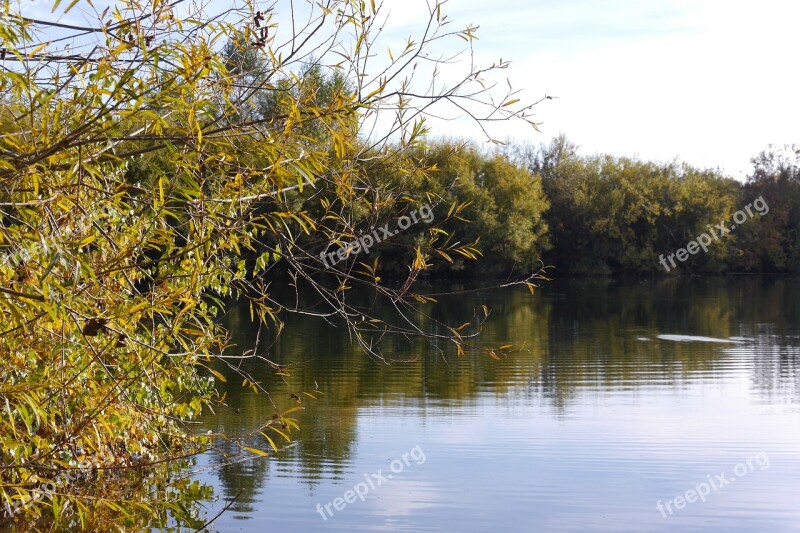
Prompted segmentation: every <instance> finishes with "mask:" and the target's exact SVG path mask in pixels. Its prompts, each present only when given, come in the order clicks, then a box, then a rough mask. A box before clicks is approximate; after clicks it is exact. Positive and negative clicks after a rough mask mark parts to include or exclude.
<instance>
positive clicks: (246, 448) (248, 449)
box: [242, 446, 269, 457]
mask: <svg viewBox="0 0 800 533" xmlns="http://www.w3.org/2000/svg"><path fill="white" fill-rule="evenodd" d="M242 449H243V450H247V451H248V452H250V453H254V454H256V455H260V456H261V457H269V453H267V452H265V451H264V450H259V449H258V448H250V447H248V446H242Z"/></svg>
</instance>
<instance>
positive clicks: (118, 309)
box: [0, 0, 533, 527]
mask: <svg viewBox="0 0 800 533" xmlns="http://www.w3.org/2000/svg"><path fill="white" fill-rule="evenodd" d="M211 5H213V4H211ZM19 6H22V7H21V8H20V7H19ZM51 7H52V10H45V9H43V6H42V5H41V4H33V3H31V4H27V5H26V4H24V3H20V4H17V3H12V2H4V3H3V4H2V6H1V7H0V65H1V66H2V70H0V106H1V107H0V123H2V128H3V129H2V133H0V217H1V218H0V253H2V261H1V262H0V376H1V377H2V382H1V383H0V412H2V415H0V462H1V465H2V466H0V468H1V470H0V503H2V511H0V516H3V517H4V518H3V519H4V520H6V521H7V520H17V521H26V522H27V523H32V522H33V521H35V520H37V519H39V520H41V519H43V518H45V519H49V520H55V521H56V524H73V525H83V526H84V527H89V526H88V525H87V524H89V523H90V522H93V523H94V524H95V525H96V524H97V523H100V522H102V521H103V520H108V521H117V522H120V523H122V522H123V521H125V520H127V521H128V525H130V526H131V527H134V526H136V525H138V526H140V527H145V526H146V525H148V524H149V525H153V524H155V525H158V524H160V523H163V521H164V520H166V518H165V514H164V513H165V511H166V510H172V511H173V512H176V513H179V514H180V513H181V512H185V513H189V511H186V509H187V507H186V506H184V505H182V502H180V501H177V502H176V501H174V499H171V498H164V497H163V494H162V497H154V496H153V493H152V492H147V491H137V490H136V489H135V487H139V486H140V485H137V484H135V483H133V482H131V481H130V479H129V478H130V476H125V475H123V472H130V471H136V472H141V471H142V470H143V469H146V468H148V467H149V466H151V465H154V464H158V463H164V462H169V461H173V460H177V459H179V458H181V457H185V456H187V455H190V454H192V453H196V452H197V451H198V450H202V449H203V446H206V445H213V441H214V439H215V438H217V439H219V438H221V437H220V436H210V437H203V438H199V437H196V438H189V439H187V430H186V426H185V423H186V422H187V421H190V420H192V419H193V418H195V417H196V416H197V415H198V414H199V413H200V412H201V410H202V409H203V408H204V407H211V408H213V407H214V406H215V405H217V404H218V403H220V402H223V401H224V398H219V397H218V396H217V395H216V393H215V387H214V380H215V379H222V374H221V373H220V372H219V366H218V365H221V364H225V362H226V359H225V358H224V357H221V354H223V353H224V352H225V348H226V346H227V336H226V332H225V331H224V329H223V328H222V327H221V326H220V324H219V320H218V317H219V313H220V312H221V310H223V309H224V301H225V299H226V298H229V297H236V298H239V299H244V300H245V301H248V302H249V305H250V309H251V314H252V315H253V316H254V317H258V318H259V319H260V321H261V322H262V323H264V324H272V325H273V329H272V331H273V332H274V331H276V330H277V331H279V330H280V316H281V314H282V313H287V312H291V313H309V314H314V315H316V316H319V317H320V318H327V319H331V320H333V319H337V320H341V321H343V322H344V323H346V324H347V325H348V327H349V328H350V329H351V330H352V332H353V333H354V338H355V339H357V340H358V342H359V343H360V344H361V345H362V346H363V347H364V349H365V351H366V352H368V353H369V354H371V355H372V356H375V357H384V355H383V354H382V353H381V351H380V348H379V344H377V343H376V341H377V339H378V338H380V337H382V336H385V335H388V334H399V335H426V336H428V337H429V338H430V339H431V340H432V341H433V342H437V343H440V345H442V346H444V345H450V342H451V341H452V343H453V348H452V350H454V351H456V352H458V353H463V350H464V346H465V343H468V340H467V339H468V338H469V336H470V335H473V334H475V333H476V332H477V330H478V329H479V324H480V321H481V318H483V316H480V317H476V320H474V321H473V322H472V323H471V324H469V325H464V326H462V327H458V326H457V325H446V326H448V327H447V328H436V330H435V331H436V332H441V331H446V332H447V333H446V334H442V333H429V328H426V327H425V326H424V325H423V324H420V320H423V321H426V320H428V319H427V318H426V317H425V315H424V311H423V310H420V308H419V305H421V304H422V303H424V302H425V301H426V297H425V295H424V294H420V293H418V292H415V289H414V280H415V279H416V276H417V275H418V274H419V273H420V272H421V271H423V270H425V269H426V268H428V267H429V266H430V265H431V264H432V262H433V261H434V260H437V258H438V259H440V260H443V259H442V258H443V257H446V256H452V255H453V254H460V255H462V256H464V257H474V256H475V250H474V249H473V248H472V247H470V246H469V245H459V244H452V243H454V242H455V243H457V242H458V240H457V239H455V240H454V239H451V238H450V239H449V238H442V233H443V232H444V230H443V229H442V226H443V224H444V223H445V222H446V221H448V220H450V219H452V218H453V217H458V216H459V213H460V212H461V210H463V209H464V207H465V206H464V205H457V204H453V205H443V204H442V199H441V198H439V197H437V196H436V195H435V194H434V193H428V194H423V195H419V194H418V195H415V196H409V195H408V194H407V191H406V190H405V189H404V187H403V186H402V180H400V181H398V180H394V181H391V182H382V181H380V180H375V179H374V175H375V173H378V172H381V173H384V174H386V173H389V174H392V175H394V176H407V177H408V178H409V179H413V178H414V177H418V176H424V175H428V174H430V173H431V172H434V171H435V169H434V168H430V167H426V166H425V165H424V164H422V163H420V161H419V159H417V158H414V157H412V156H411V155H410V154H411V153H412V152H413V150H411V149H412V148H418V147H420V145H421V143H423V142H424V138H425V135H426V133H427V127H426V124H425V120H426V117H428V116H429V115H430V114H431V113H434V112H435V113H438V114H441V113H447V112H448V111H447V108H448V107H449V108H450V109H451V110H455V111H457V112H458V113H460V114H466V115H468V116H469V117H471V118H472V119H473V120H475V121H477V122H478V123H479V124H485V123H488V122H494V121H498V120H510V119H519V120H524V121H530V120H531V105H523V104H522V103H520V102H519V101H518V99H517V98H516V96H515V95H514V93H513V92H512V91H511V90H510V89H509V90H505V87H506V84H505V83H503V84H502V85H498V86H497V87H503V90H502V91H500V90H498V89H497V88H496V86H495V85H493V82H492V81H491V79H492V76H493V74H494V73H495V71H497V70H501V69H503V68H505V67H506V66H507V63H505V62H502V61H501V62H497V63H495V64H492V65H485V66H482V65H478V64H476V63H474V62H473V60H472V58H473V55H472V53H471V47H472V43H473V41H474V39H475V27H473V26H468V27H466V28H459V29H455V28H454V27H451V26H450V24H449V21H448V20H447V17H446V15H445V14H444V12H443V9H442V5H441V4H440V3H436V4H432V5H429V6H428V8H429V9H428V15H427V18H426V20H425V23H424V24H423V25H422V30H421V33H420V35H418V36H416V37H415V38H409V39H408V40H407V41H405V42H401V43H397V42H388V41H387V39H386V38H385V37H384V36H383V35H382V33H381V29H382V27H383V25H384V24H385V23H386V20H387V16H388V15H387V13H385V11H386V10H385V8H384V6H383V5H382V4H379V3H378V4H376V3H375V2H369V3H365V2H358V1H356V2H353V1H349V0H323V1H322V2H312V1H307V2H305V1H303V2H295V1H287V2H286V3H285V4H283V3H270V4H268V5H265V6H259V5H257V4H256V3H254V2H250V1H247V0H241V1H234V2H233V3H232V4H226V5H225V7H224V9H223V8H220V9H221V10H220V11H219V12H210V11H208V10H204V9H202V8H200V7H197V6H196V5H195V4H194V3H191V4H190V3H188V2H185V1H184V0H175V1H173V2H165V1H162V0H149V1H137V0H125V1H119V2H116V3H115V4H114V5H112V6H111V7H108V8H105V9H96V8H95V6H93V4H92V2H90V1H89V0H83V1H81V0H74V1H72V2H70V3H68V5H67V3H66V2H65V3H64V5H61V2H60V1H59V0H56V1H54V2H53V5H52V6H51ZM19 9H22V12H19ZM456 44H458V45H459V46H461V47H462V48H463V52H465V55H464V61H463V62H461V63H458V56H457V55H456V56H452V55H450V54H451V52H452V50H453V46H455V45H456ZM437 58H441V59H437ZM245 60H247V61H245ZM245 63H247V64H245ZM445 65H446V68H447V70H448V72H450V74H449V77H448V78H447V79H442V80H437V79H435V78H434V77H435V76H436V75H437V73H438V72H439V71H440V68H442V67H443V66H445ZM454 65H461V66H462V67H463V71H462V72H461V75H460V76H458V77H453V76H452V71H453V68H454ZM315 79H316V80H317V81H319V80H321V79H328V80H332V79H333V80H339V81H338V82H334V83H326V84H324V92H325V94H324V95H323V94H321V92H320V87H321V86H322V85H320V84H319V83H316V82H315ZM508 87H510V84H509V85H508ZM386 183H392V184H393V185H391V186H387V185H386ZM424 206H430V208H431V209H433V210H434V212H435V215H436V216H435V220H434V221H433V222H432V223H430V224H421V225H417V226H415V228H414V231H416V232H418V234H419V238H418V239H417V240H416V241H414V242H415V243H416V246H415V248H414V254H413V256H412V260H411V261H410V264H409V265H408V272H409V275H408V278H407V279H405V280H401V281H400V282H398V283H396V284H394V285H392V284H390V283H385V282H383V281H382V280H381V276H380V271H381V266H380V264H379V263H378V262H375V261H374V260H372V258H373V257H374V256H369V255H368V254H364V253H362V254H360V255H359V254H358V253H356V250H354V248H353V247H352V246H351V247H350V248H347V247H345V249H346V250H347V252H348V253H345V254H344V255H345V257H344V258H343V259H342V260H340V261H337V262H336V263H335V264H333V265H331V264H330V261H326V258H328V257H329V255H327V254H328V253H330V252H337V253H338V250H339V248H340V247H341V246H346V245H347V244H348V243H351V242H353V241H354V240H356V239H357V238H359V237H362V236H365V235H377V232H378V230H379V229H380V228H383V227H385V226H386V224H387V223H393V221H394V220H396V217H402V216H404V215H407V214H411V213H412V212H418V211H419V210H420V209H421V208H423V207H424ZM388 243H391V238H390V237H388V236H387V237H386V239H384V242H382V243H381V245H386V244H388ZM442 243H448V244H446V246H447V250H446V252H445V253H444V254H437V253H436V249H437V247H438V246H443V244H442ZM278 270H280V271H281V272H282V273H283V274H285V275H287V276H289V278H290V279H291V280H292V281H291V283H292V285H294V287H296V289H297V290H298V291H302V292H303V293H304V294H305V295H306V296H307V298H306V300H305V301H311V303H310V304H309V305H308V307H306V308H304V307H301V306H300V305H299V304H298V301H299V300H296V299H294V298H293V299H292V300H291V301H280V300H279V299H278V298H277V297H276V296H274V295H273V293H274V291H272V290H271V287H270V283H272V282H273V281H274V279H276V272H277V271H278ZM532 279H533V278H532V277H525V278H521V279H520V283H525V284H529V285H530V284H531V280H532ZM356 285H362V286H365V287H368V288H370V289H371V290H373V291H374V292H375V295H376V299H375V300H374V301H376V302H385V303H386V304H388V305H389V306H391V308H393V309H394V310H395V314H394V315H393V318H391V319H388V320H387V319H385V318H383V319H382V318H378V317H377V316H376V315H377V312H376V310H375V308H374V307H369V308H365V307H363V306H358V305H356V304H354V303H352V302H351V299H350V297H349V292H348V291H349V289H350V288H351V287H353V286H356ZM487 352H488V353H489V354H490V355H496V353H495V352H494V351H491V350H487ZM250 353H251V356H252V357H255V358H259V359H262V360H263V361H264V364H266V365H271V366H272V367H273V368H274V369H275V371H276V372H284V371H285V369H282V368H281V367H280V366H279V365H276V364H274V363H272V362H271V361H270V360H269V358H268V357H267V354H265V353H264V352H263V350H253V351H251V352H250ZM243 378H244V383H245V385H246V386H248V387H252V388H254V389H259V388H260V385H259V384H258V383H257V382H256V380H255V379H251V378H250V376H247V375H244V376H243ZM263 392H265V393H267V394H268V393H269V391H263ZM298 392H299V391H298ZM310 392H312V394H313V391H310ZM282 397H288V395H285V396H282ZM287 401H288V399H287ZM274 405H275V411H276V416H275V417H274V418H273V419H271V420H269V421H264V422H265V423H264V425H263V426H261V427H258V428H255V429H254V431H256V432H258V433H261V434H263V437H264V438H263V442H264V446H263V448H265V449H266V450H269V449H270V448H275V449H277V448H278V445H279V443H280V442H281V441H283V440H290V439H291V438H292V434H291V432H292V429H293V428H295V427H296V422H295V419H294V418H293V417H294V416H296V415H294V414H293V413H292V410H293V406H295V405H296V404H295V402H294V401H292V402H291V403H284V402H281V401H278V400H274ZM312 423H313V422H312ZM229 438H230V436H229ZM248 450H249V452H251V453H256V454H264V453H267V452H266V451H265V450H263V449H261V448H258V449H252V448H248ZM125 480H128V482H127V483H126V482H125ZM87 481H91V483H90V484H89V485H88V489H91V490H88V489H87ZM183 489H184V490H183V492H182V494H185V493H188V492H191V491H190V490H188V489H187V488H186V487H183ZM179 504H181V505H179ZM101 509H106V510H108V509H111V515H103V514H102V513H101V511H100V510H101ZM141 510H144V511H145V513H144V514H145V515H147V516H150V518H148V519H147V520H149V521H150V522H147V520H145V522H142V520H143V519H142V518H141V515H142V513H139V511H141ZM104 516H105V518H104ZM188 518H192V517H191V516H190V517H188ZM195 518H196V517H195ZM48 524H52V522H49V523H48Z"/></svg>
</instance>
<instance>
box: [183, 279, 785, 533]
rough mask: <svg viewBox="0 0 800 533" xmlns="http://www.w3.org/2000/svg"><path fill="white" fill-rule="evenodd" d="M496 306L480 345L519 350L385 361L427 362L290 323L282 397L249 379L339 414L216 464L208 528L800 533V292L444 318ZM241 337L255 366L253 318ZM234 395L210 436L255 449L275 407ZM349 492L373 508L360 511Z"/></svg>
mask: <svg viewBox="0 0 800 533" xmlns="http://www.w3.org/2000/svg"><path fill="white" fill-rule="evenodd" d="M449 289H455V290H458V289H459V287H449ZM481 304H487V305H488V306H490V307H491V309H492V314H491V316H490V318H489V320H488V322H487V323H486V325H485V328H484V333H483V335H482V336H481V337H480V342H481V343H485V344H487V345H495V346H497V345H503V344H513V345H515V346H517V347H520V348H521V350H520V351H519V352H517V353H515V354H513V355H511V356H509V357H507V358H505V359H502V360H500V361H495V360H493V359H491V358H490V357H488V356H486V355H485V354H483V353H478V352H476V353H468V354H467V355H466V356H464V357H456V356H455V354H454V353H451V352H450V351H448V352H447V356H446V357H445V358H443V357H442V356H441V354H440V353H438V352H437V351H436V350H435V349H433V348H432V347H431V346H430V345H428V344H426V343H424V342H419V341H408V340H405V339H392V340H389V341H387V342H385V343H384V344H383V345H382V348H383V349H384V352H385V354H386V355H387V357H391V358H394V359H407V360H409V361H411V362H405V363H395V364H391V365H387V364H384V363H383V362H381V361H377V360H373V359H370V358H369V357H368V356H366V355H364V354H363V352H361V351H360V350H359V349H357V348H354V347H353V346H352V344H351V342H350V339H349V337H348V335H347V333H346V332H345V331H343V330H342V329H337V328H334V327H332V326H328V325H326V324H324V323H321V322H318V321H313V320H307V319H302V318H291V317H289V319H288V320H287V324H286V328H285V330H284V332H283V335H282V336H281V337H280V339H279V340H278V342H277V343H276V344H275V345H273V346H272V347H270V348H269V349H268V350H267V348H264V349H263V351H262V353H265V354H266V355H267V356H268V357H269V358H270V359H272V360H273V361H275V362H277V363H280V364H286V365H293V367H292V368H291V371H290V376H289V377H288V378H285V379H286V382H285V383H283V382H282V381H281V380H280V379H279V378H277V377H275V376H274V373H273V372H271V371H267V370H265V369H264V364H263V363H258V364H254V363H252V362H251V363H248V364H245V365H243V368H245V369H246V370H247V371H248V372H251V373H252V374H253V375H254V376H256V377H258V378H259V379H261V380H263V382H264V384H265V385H266V386H268V387H269V388H270V390H271V391H274V394H273V399H274V401H275V402H276V403H277V404H279V405H280V407H281V408H282V409H286V408H288V407H291V406H292V405H296V404H297V403H296V402H295V401H294V400H291V399H290V398H289V393H290V392H294V391H297V392H298V393H299V394H301V393H300V391H302V390H313V389H314V386H315V383H316V384H317V385H318V386H319V389H320V390H322V391H323V392H324V395H323V396H321V397H320V398H319V399H317V400H311V399H309V398H307V397H305V396H303V395H302V394H301V397H303V398H304V399H303V400H302V404H301V405H302V406H303V407H304V408H305V410H304V411H303V412H301V413H298V418H299V422H300V424H301V431H300V432H299V433H298V434H297V436H298V438H299V443H298V444H297V445H295V446H293V447H291V448H289V449H287V450H285V451H283V452H282V453H280V454H278V455H277V456H273V457H270V458H267V459H257V460H251V461H244V462H239V463H237V464H234V465H231V466H227V467H224V468H216V469H206V470H203V469H204V467H209V466H213V465H219V464H222V463H224V462H226V458H225V456H224V455H223V453H222V452H220V451H218V452H213V453H209V454H207V455H205V456H202V457H201V458H200V460H199V461H198V465H197V468H198V469H199V470H200V472H199V473H198V474H197V475H196V477H197V479H199V480H200V481H202V482H205V483H208V484H211V485H213V486H214V487H215V490H216V494H217V497H218V499H217V500H216V501H214V502H210V503H209V504H208V516H209V517H210V516H213V515H215V514H216V513H217V512H218V511H219V510H220V509H222V507H223V506H224V505H225V504H226V502H228V501H229V500H230V499H231V498H233V497H235V496H236V495H238V498H237V499H236V502H235V503H234V504H233V505H232V507H231V508H230V509H229V510H228V511H227V512H226V513H224V514H223V515H222V516H221V517H220V518H219V519H217V520H216V522H215V527H216V528H217V529H218V530H220V531H224V532H228V531H231V532H234V531H246V532H251V531H252V532H262V531H281V532H312V531H409V532H410V531H414V532H423V531H448V532H449V531H468V532H469V531H476V532H478V531H481V532H482V531H487V530H492V529H494V530H497V531H509V532H515V531H525V532H527V531H531V532H535V531H614V532H619V531H636V532H641V531H800V373H798V361H799V360H800V321H798V318H800V285H799V284H798V280H797V279H790V278H783V279H765V280H761V279H752V278H748V279H701V280H682V281H669V282H666V281H665V282H652V283H651V282H646V283H613V282H570V283H550V284H548V285H547V286H545V287H543V289H542V290H540V291H537V293H536V295H535V296H534V297H531V296H530V294H529V293H528V292H527V290H523V289H517V288H512V289H508V290H503V291H497V290H494V291H488V292H480V293H469V294H461V295H458V296H454V297H448V298H442V299H441V300H440V301H439V303H437V304H435V305H432V306H430V307H429V308H428V309H427V310H428V311H429V312H431V313H432V314H433V315H435V316H437V317H438V318H440V319H443V320H445V321H447V323H448V324H453V325H457V324H461V323H463V322H465V321H467V320H469V319H470V317H471V316H472V313H473V310H474V309H475V308H476V307H477V306H480V305H481ZM228 326H229V327H230V328H231V329H232V330H233V332H234V334H235V335H236V339H235V340H236V342H237V344H238V345H239V346H240V347H241V349H242V350H244V349H247V348H250V347H252V345H253V343H254V342H255V337H256V327H255V326H253V325H252V324H251V323H250V321H249V312H248V310H247V309H244V308H243V309H237V310H235V312H234V313H232V314H231V316H230V317H229V320H228ZM264 335H267V333H266V332H265V333H263V334H262V338H263V336H264ZM229 382H230V383H231V386H230V388H229V391H228V404H229V405H230V408H229V409H224V410H222V411H220V412H218V413H217V414H216V416H211V415H208V416H207V417H206V418H205V419H204V420H203V426H202V429H201V431H203V432H205V431H207V430H209V429H210V430H212V431H215V432H223V431H224V432H225V433H226V434H227V435H231V436H235V435H241V434H244V433H248V432H251V431H253V430H254V429H256V428H258V427H259V424H261V423H264V422H266V421H267V420H269V419H270V418H271V416H272V413H273V412H274V408H273V406H272V404H271V403H270V401H269V399H268V398H267V397H266V396H264V395H263V394H260V395H256V394H253V393H249V392H242V391H241V390H240V389H239V388H238V385H239V384H240V383H241V378H238V379H235V378H233V377H231V379H230V380H229ZM237 410H238V412H237ZM249 444H253V445H256V446H259V447H264V446H265V443H264V441H263V439H261V440H260V441H259V440H258V438H253V439H252V440H251V441H249ZM225 449H227V450H228V451H229V452H230V453H233V452H234V451H235V449H236V447H235V446H232V445H231V446H229V447H227V448H226V447H224V446H223V450H225ZM403 454H406V456H405V462H404V461H403ZM393 461H394V462H393ZM748 461H749V464H748ZM737 465H738V466H737ZM392 468H394V470H395V471H394V472H392ZM379 470H380V471H381V475H382V477H383V479H381V481H380V485H379V486H378V480H377V478H378V477H379V476H378V472H379ZM389 474H391V479H389V478H388V475H389ZM368 481H371V484H368ZM359 484H361V485H359ZM354 488H355V490H359V491H361V492H362V493H363V496H364V498H363V501H362V500H361V498H358V497H356V496H355V495H354V494H349V497H350V499H351V500H352V499H353V498H354V497H355V498H356V499H355V501H353V502H352V503H348V502H346V501H344V498H345V496H348V495H347V494H346V493H347V491H348V490H353V489H354ZM365 488H366V489H367V490H366V492H365V490H364V489H365ZM687 491H689V493H688V494H687ZM692 491H694V492H695V493H694V495H692ZM698 491H700V492H706V493H707V494H703V495H702V499H704V500H705V501H702V500H701V499H698V498H699V495H698V494H697V492H698ZM676 497H678V500H677V501H676ZM336 498H342V500H339V501H338V503H339V507H340V508H341V510H337V509H336V507H335V506H334V504H333V502H334V500H335V499H336ZM681 498H684V499H686V498H688V499H689V500H690V502H686V501H682V500H681ZM659 503H660V506H661V507H660V509H661V510H659ZM318 504H320V506H321V507H320V508H319V509H318V508H317V505H318ZM326 504H329V505H328V508H329V509H330V511H331V513H330V514H329V513H326V511H325V509H324V506H325V505H326ZM667 504H668V505H667ZM320 509H321V511H320ZM321 514H324V515H325V519H323V518H322V516H321ZM331 514H332V516H331Z"/></svg>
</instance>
